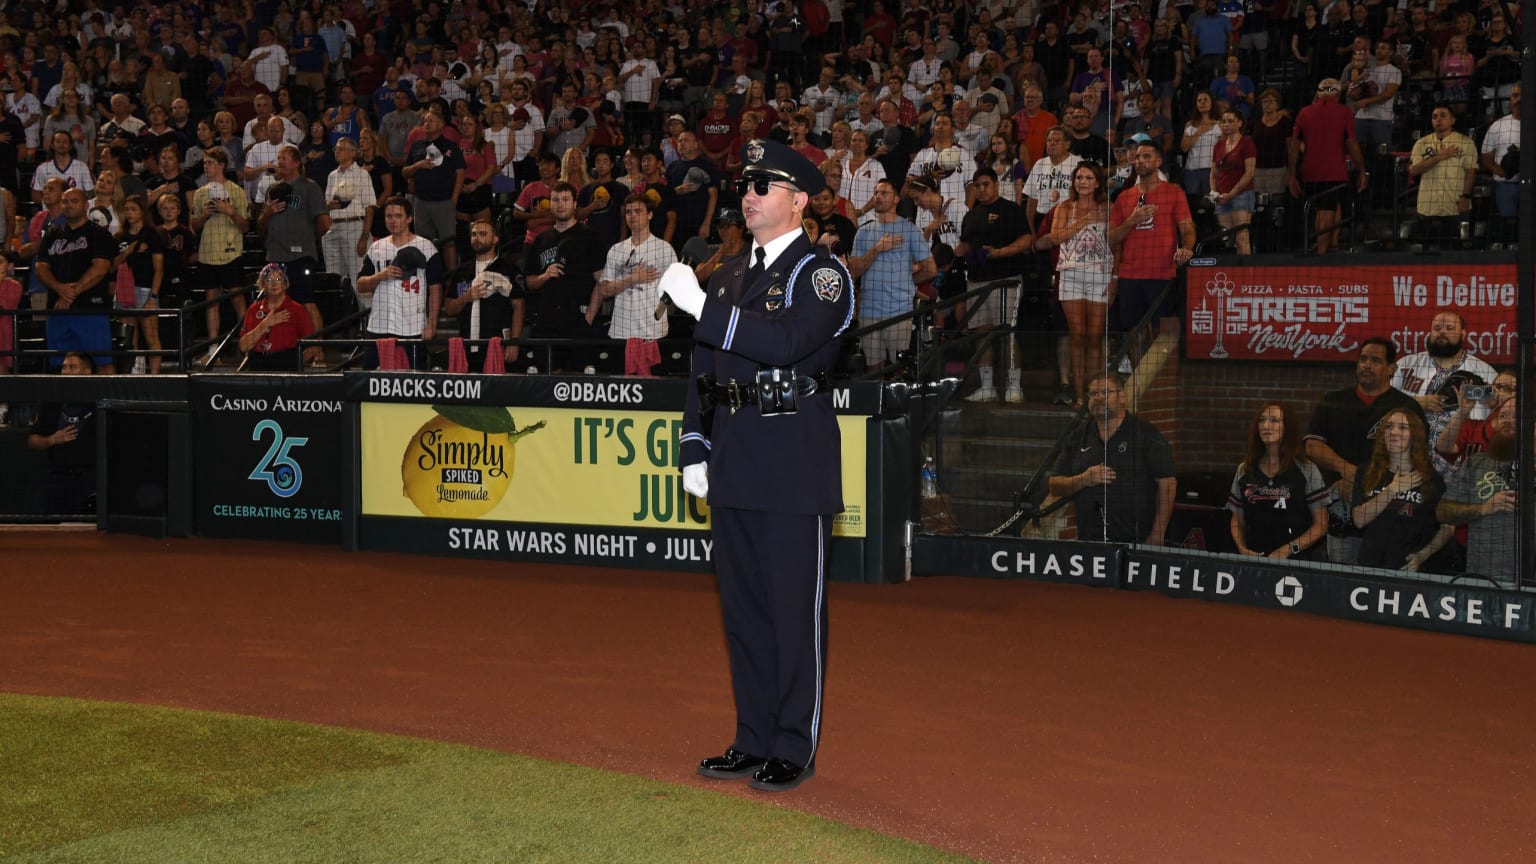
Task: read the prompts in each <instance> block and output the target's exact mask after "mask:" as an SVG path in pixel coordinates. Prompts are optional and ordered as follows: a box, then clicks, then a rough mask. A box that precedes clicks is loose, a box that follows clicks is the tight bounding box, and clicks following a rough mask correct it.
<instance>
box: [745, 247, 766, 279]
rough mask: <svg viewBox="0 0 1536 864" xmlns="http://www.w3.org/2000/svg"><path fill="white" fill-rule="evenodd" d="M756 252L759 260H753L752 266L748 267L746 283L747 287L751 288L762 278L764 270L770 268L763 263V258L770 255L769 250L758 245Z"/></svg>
mask: <svg viewBox="0 0 1536 864" xmlns="http://www.w3.org/2000/svg"><path fill="white" fill-rule="evenodd" d="M754 253H755V254H754V257H755V258H756V259H757V260H755V261H753V262H752V266H751V267H748V268H747V281H746V282H745V283H744V284H745V285H746V287H748V288H751V287H752V286H753V285H756V284H757V280H758V279H760V278H762V275H763V271H764V270H766V269H768V268H767V267H765V266H764V265H763V259H764V258H766V257H768V252H767V250H765V249H763V247H761V246H759V247H757V249H755V250H754Z"/></svg>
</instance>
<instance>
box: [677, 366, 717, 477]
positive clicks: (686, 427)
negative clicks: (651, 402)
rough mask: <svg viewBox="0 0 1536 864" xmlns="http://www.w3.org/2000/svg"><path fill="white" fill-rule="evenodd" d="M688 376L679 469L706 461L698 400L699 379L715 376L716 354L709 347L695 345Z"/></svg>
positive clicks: (705, 444)
mask: <svg viewBox="0 0 1536 864" xmlns="http://www.w3.org/2000/svg"><path fill="white" fill-rule="evenodd" d="M690 367H691V369H692V372H691V374H690V375H689V377H688V387H687V394H686V398H685V399H684V401H683V435H682V437H681V438H679V439H678V447H679V449H680V451H681V456H680V458H679V459H678V467H687V466H689V465H697V464H699V463H700V462H705V463H707V462H708V461H709V447H710V445H709V438H708V437H707V436H706V435H705V434H704V418H703V416H702V415H701V414H700V409H701V407H702V405H701V402H700V399H699V388H698V380H699V378H700V377H702V376H709V377H711V378H713V377H714V374H715V351H714V349H713V348H710V347H709V346H708V345H704V344H702V343H697V342H696V343H694V346H693V360H692V361H691V364H690Z"/></svg>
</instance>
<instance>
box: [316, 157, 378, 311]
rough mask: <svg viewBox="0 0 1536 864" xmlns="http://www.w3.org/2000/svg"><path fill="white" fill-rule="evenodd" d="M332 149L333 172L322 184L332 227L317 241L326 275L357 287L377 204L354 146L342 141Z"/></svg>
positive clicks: (368, 178)
mask: <svg viewBox="0 0 1536 864" xmlns="http://www.w3.org/2000/svg"><path fill="white" fill-rule="evenodd" d="M333 149H334V150H335V153H336V170H334V171H332V172H331V173H330V176H329V177H327V178H326V180H325V206H326V212H328V213H329V214H330V217H331V227H330V230H329V231H326V232H325V237H323V238H322V239H321V240H320V251H321V254H322V255H323V256H324V258H325V269H326V272H328V273H334V274H336V275H337V276H339V277H341V278H342V279H344V280H345V281H346V282H348V283H349V284H352V285H356V284H357V273H358V271H359V270H360V269H362V266H363V255H364V254H366V253H367V251H368V246H369V245H370V244H371V243H372V241H373V238H372V236H371V235H370V234H369V232H368V228H369V226H371V225H372V224H373V214H374V210H375V209H376V208H377V207H378V203H379V202H378V199H377V198H376V197H374V190H373V178H372V177H370V176H369V172H368V169H366V168H364V167H363V166H361V165H359V164H358V162H357V143H356V142H354V141H353V140H352V139H351V138H348V137H343V138H341V139H339V140H337V142H336V144H335V147H334V148H333Z"/></svg>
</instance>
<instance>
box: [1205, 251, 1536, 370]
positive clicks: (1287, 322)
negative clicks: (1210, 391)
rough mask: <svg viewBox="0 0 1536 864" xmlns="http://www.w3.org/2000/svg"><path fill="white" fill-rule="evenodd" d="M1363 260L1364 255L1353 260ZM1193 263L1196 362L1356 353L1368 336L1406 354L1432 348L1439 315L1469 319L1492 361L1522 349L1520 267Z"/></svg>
mask: <svg viewBox="0 0 1536 864" xmlns="http://www.w3.org/2000/svg"><path fill="white" fill-rule="evenodd" d="M1354 260H1359V259H1354ZM1336 261H1337V259H1334V258H1330V259H1327V263H1326V264H1324V263H1323V259H1317V261H1316V262H1315V263H1309V264H1306V265H1295V266H1264V267H1249V266H1240V265H1239V266H1233V264H1231V263H1225V262H1224V263H1221V264H1217V263H1215V262H1214V261H1213V260H1211V259H1202V260H1201V263H1202V264H1203V265H1204V266H1198V267H1197V266H1194V265H1193V263H1192V264H1191V267H1190V269H1189V273H1188V278H1187V281H1186V288H1185V290H1186V292H1187V293H1186V297H1185V304H1186V305H1185V309H1187V310H1188V322H1189V323H1188V328H1189V332H1188V333H1187V334H1186V339H1185V342H1184V344H1185V346H1186V347H1185V356H1186V357H1188V358H1189V359H1192V360H1312V361H1326V362H1338V361H1340V360H1353V359H1354V357H1355V354H1356V353H1357V352H1358V351H1359V348H1360V343H1361V342H1362V341H1363V340H1365V339H1366V338H1367V337H1371V336H1385V337H1387V338H1390V339H1391V340H1392V341H1393V342H1395V343H1396V344H1397V347H1398V351H1399V353H1402V354H1413V353H1417V352H1420V351H1423V350H1425V337H1426V335H1427V333H1428V330H1429V325H1430V322H1431V320H1432V319H1433V318H1434V316H1435V313H1436V312H1438V311H1439V310H1441V309H1453V310H1455V311H1456V312H1459V313H1461V315H1462V317H1463V318H1465V319H1466V323H1467V336H1466V340H1467V347H1468V348H1469V349H1470V350H1471V351H1472V353H1473V354H1475V355H1477V356H1478V357H1480V358H1482V359H1484V360H1486V361H1488V362H1489V363H1492V364H1494V365H1495V366H1497V365H1500V364H1504V363H1512V362H1514V357H1515V295H1516V293H1517V292H1516V288H1515V265H1514V264H1513V263H1503V262H1478V261H1476V260H1470V261H1466V262H1457V261H1444V260H1438V259H1437V260H1434V261H1430V262H1420V261H1409V262H1404V263H1370V264H1354V263H1352V262H1351V263H1349V264H1338V263H1335V262H1336Z"/></svg>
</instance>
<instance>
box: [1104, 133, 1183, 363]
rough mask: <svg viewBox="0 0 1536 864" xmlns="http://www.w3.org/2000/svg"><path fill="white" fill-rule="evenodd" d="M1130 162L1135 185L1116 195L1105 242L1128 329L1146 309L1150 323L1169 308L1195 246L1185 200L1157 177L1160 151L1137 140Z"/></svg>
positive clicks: (1137, 351)
mask: <svg viewBox="0 0 1536 864" xmlns="http://www.w3.org/2000/svg"><path fill="white" fill-rule="evenodd" d="M1134 165H1135V168H1134V170H1135V174H1136V185H1135V186H1134V187H1127V188H1126V190H1125V191H1123V192H1122V193H1121V194H1120V197H1119V198H1116V199H1115V204H1114V208H1113V211H1112V212H1111V214H1110V228H1109V244H1110V246H1111V247H1112V248H1113V249H1115V250H1116V254H1117V255H1118V258H1119V261H1120V266H1119V269H1118V274H1119V280H1118V281H1119V285H1118V287H1117V291H1116V293H1117V294H1118V295H1119V298H1120V326H1121V327H1123V328H1125V331H1126V332H1127V333H1130V332H1131V331H1132V330H1133V328H1135V327H1136V325H1137V324H1139V323H1140V322H1141V319H1142V318H1143V317H1144V316H1145V315H1147V313H1149V312H1150V313H1152V322H1153V326H1154V327H1156V325H1157V321H1158V320H1159V319H1161V318H1164V317H1166V316H1167V315H1168V314H1169V313H1170V312H1171V310H1172V308H1173V306H1172V303H1173V297H1172V292H1171V291H1169V290H1168V288H1169V285H1170V282H1171V280H1172V279H1173V278H1174V276H1175V275H1176V273H1177V271H1178V268H1179V267H1182V266H1183V265H1184V264H1185V263H1186V262H1188V261H1189V258H1190V256H1191V255H1193V254H1194V248H1195V222H1194V218H1193V217H1192V216H1191V215H1190V212H1189V200H1188V199H1187V198H1185V197H1184V193H1183V192H1181V191H1179V190H1178V189H1177V188H1176V187H1174V185H1173V184H1172V183H1167V182H1164V181H1163V180H1162V179H1161V177H1160V171H1161V169H1162V166H1163V151H1162V150H1161V149H1159V148H1158V146H1157V145H1156V144H1153V143H1151V142H1142V143H1140V144H1137V145H1136V156H1135V162H1134ZM1149 335H1150V334H1145V335H1144V336H1143V340H1145V338H1146V336H1149ZM1145 348H1146V345H1145V344H1133V345H1132V346H1131V357H1129V358H1127V359H1129V360H1130V361H1131V362H1132V363H1134V362H1135V359H1134V358H1136V357H1140V356H1141V352H1142V351H1144V350H1145Z"/></svg>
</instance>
